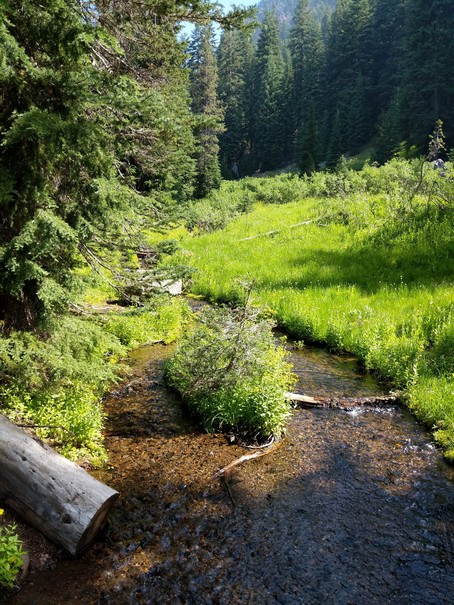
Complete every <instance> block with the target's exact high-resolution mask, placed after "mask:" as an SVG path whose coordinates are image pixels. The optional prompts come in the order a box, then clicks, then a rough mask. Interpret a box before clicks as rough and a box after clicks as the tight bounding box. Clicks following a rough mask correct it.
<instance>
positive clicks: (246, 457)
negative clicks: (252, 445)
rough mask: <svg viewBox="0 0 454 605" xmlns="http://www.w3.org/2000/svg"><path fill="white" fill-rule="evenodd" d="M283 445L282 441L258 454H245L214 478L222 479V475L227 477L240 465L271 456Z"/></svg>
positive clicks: (222, 469)
mask: <svg viewBox="0 0 454 605" xmlns="http://www.w3.org/2000/svg"><path fill="white" fill-rule="evenodd" d="M281 445H282V441H276V442H275V443H273V444H272V445H270V446H269V447H267V448H265V449H264V450H260V451H257V452H253V453H252V454H245V455H244V456H240V457H239V458H236V460H233V461H232V462H230V464H227V466H224V467H223V468H221V469H220V470H219V471H218V472H217V473H215V474H214V475H213V477H221V476H222V475H225V474H226V473H228V472H229V471H231V470H232V468H235V466H238V465H239V464H242V463H243V462H247V461H248V460H253V459H254V458H261V457H262V456H266V455H267V454H271V453H272V452H274V451H275V450H277V448H278V447H280V446H281Z"/></svg>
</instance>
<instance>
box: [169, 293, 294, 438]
mask: <svg viewBox="0 0 454 605" xmlns="http://www.w3.org/2000/svg"><path fill="white" fill-rule="evenodd" d="M166 376H167V380H168V382H169V384H170V385H171V386H173V387H174V388H176V389H177V390H178V391H179V392H180V394H181V395H182V397H183V399H184V400H185V401H186V403H187V404H188V407H189V410H190V411H191V412H193V413H195V414H196V415H197V416H198V417H200V418H201V420H202V423H203V425H204V427H205V428H206V429H207V430H208V431H211V430H222V431H234V432H237V433H238V432H240V433H243V434H246V435H247V436H248V437H249V438H252V437H253V438H256V439H265V438H268V437H271V436H274V437H279V436H280V435H281V434H282V433H283V432H284V427H285V422H286V420H287V418H288V416H289V414H290V407H289V402H288V401H287V400H286V398H285V395H284V393H285V391H287V390H289V388H290V387H291V385H292V382H293V375H292V374H291V371H290V365H289V364H288V363H286V361H285V351H284V349H283V348H282V347H280V346H277V345H276V343H275V340H274V336H273V333H272V323H271V322H270V321H269V320H267V319H260V318H259V317H258V312H257V311H252V310H251V309H250V308H249V307H248V306H247V304H245V305H243V306H241V307H238V308H236V309H233V310H232V309H227V308H216V309H207V310H205V311H204V312H203V313H202V314H201V316H200V322H199V324H198V325H197V326H196V327H195V328H194V329H193V330H191V331H189V332H188V333H187V334H186V335H185V336H184V337H183V339H182V341H181V343H180V345H179V347H178V349H177V351H176V353H175V354H174V356H173V357H172V359H171V360H170V361H169V362H168V364H167V368H166Z"/></svg>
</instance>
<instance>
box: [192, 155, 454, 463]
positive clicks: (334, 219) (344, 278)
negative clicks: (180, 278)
mask: <svg viewBox="0 0 454 605" xmlns="http://www.w3.org/2000/svg"><path fill="white" fill-rule="evenodd" d="M276 179H277V180H276V181H273V179H255V181H256V183H252V184H251V185H249V187H250V188H251V190H253V189H254V188H255V189H256V190H255V192H254V195H255V199H256V200H258V199H259V198H261V202H260V203H256V204H255V206H254V210H253V211H252V212H251V213H250V214H248V215H245V216H241V217H239V218H237V219H236V220H235V221H234V222H232V223H230V224H229V225H228V226H227V227H226V228H225V229H224V230H223V231H222V232H216V233H211V234H208V235H203V236H200V237H195V238H194V237H192V238H191V237H188V238H186V240H185V242H184V247H185V248H186V250H187V251H188V253H189V254H191V255H192V262H193V265H194V267H196V269H197V273H196V274H195V276H194V277H193V281H192V286H191V287H192V291H193V292H194V293H196V294H200V295H203V296H205V297H207V298H209V299H212V300H217V301H222V302H231V303H234V304H235V303H237V302H238V300H239V299H240V298H241V291H240V289H239V287H238V286H237V285H236V283H237V280H238V278H240V279H254V280H255V292H256V293H255V301H256V302H257V303H258V304H260V305H262V306H268V307H269V308H270V309H271V310H272V312H273V313H274V314H275V318H276V320H277V321H278V323H279V324H280V325H281V326H283V327H284V328H285V329H286V330H287V331H288V332H289V333H290V334H291V335H292V336H293V337H295V338H296V339H298V340H303V341H307V342H313V343H323V344H325V345H327V346H328V347H329V348H330V349H332V350H335V351H349V352H352V353H354V354H355V355H356V356H357V357H358V359H359V362H360V363H361V364H362V365H363V367H364V368H365V369H367V370H371V371H374V372H375V373H376V374H377V376H379V377H380V378H382V379H384V380H389V381H390V382H391V383H392V384H394V385H395V386H397V387H398V388H399V389H401V390H402V391H403V392H404V397H405V398H406V399H407V402H408V405H409V407H410V408H411V409H412V410H413V411H414V412H415V414H416V415H417V416H418V417H419V418H420V419H421V420H422V421H424V422H425V423H426V424H427V425H428V426H429V427H430V428H431V429H432V430H433V432H434V436H435V439H436V440H437V442H438V443H440V444H442V445H443V447H444V448H445V454H446V457H447V458H450V459H454V388H453V387H454V383H453V380H454V361H453V357H454V356H453V345H454V328H453V325H454V324H453V312H454V288H453V286H452V283H453V278H454V263H453V258H454V238H453V237H452V225H453V218H454V217H453V214H454V175H453V169H452V166H451V165H449V164H447V166H446V169H445V172H444V174H442V175H440V174H439V173H438V172H437V171H435V170H432V167H431V165H430V164H428V163H427V164H422V163H421V161H419V160H413V161H405V160H393V161H392V162H390V163H389V164H387V165H385V166H383V167H380V168H378V167H375V166H369V165H366V166H365V167H364V169H363V170H362V171H361V172H355V171H353V170H350V169H349V168H348V166H345V165H341V166H340V167H339V170H338V171H337V172H335V173H319V174H315V175H313V176H311V177H305V178H303V179H297V178H295V177H291V176H286V175H285V176H279V177H276ZM283 183H284V184H285V187H288V188H290V189H291V190H292V193H291V195H290V194H287V193H286V197H284V198H283V199H281V200H279V199H274V195H277V192H278V191H279V190H281V188H282V187H283ZM242 186H243V187H245V185H244V184H243V185H242ZM288 200H290V201H288ZM282 201H287V203H286V204H285V205H282V204H281V203H279V202H282ZM268 202H276V203H271V204H270V203H268ZM299 223H304V224H302V225H299ZM298 225H299V226H298ZM247 238H249V239H247Z"/></svg>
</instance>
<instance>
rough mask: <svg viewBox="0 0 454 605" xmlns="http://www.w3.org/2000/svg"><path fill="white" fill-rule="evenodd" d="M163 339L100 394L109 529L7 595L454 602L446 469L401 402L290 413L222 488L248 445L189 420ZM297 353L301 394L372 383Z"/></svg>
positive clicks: (350, 603)
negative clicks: (168, 368) (165, 376)
mask: <svg viewBox="0 0 454 605" xmlns="http://www.w3.org/2000/svg"><path fill="white" fill-rule="evenodd" d="M170 350H171V349H170V347H165V346H161V345H157V346H154V347H148V348H142V349H139V350H138V351H136V352H135V354H134V372H135V375H134V376H133V377H132V378H131V379H130V380H129V382H128V384H125V385H123V386H122V387H121V388H119V389H118V390H117V391H114V392H112V393H111V394H110V396H109V398H108V399H107V401H106V411H107V414H108V417H107V438H106V444H107V447H108V450H109V454H110V466H109V468H108V469H106V470H103V471H102V472H97V473H95V474H96V475H97V476H98V478H99V479H101V480H103V481H105V482H106V483H108V484H109V485H111V486H112V487H114V488H116V489H118V490H119V491H120V492H121V498H120V500H119V501H118V503H117V504H116V506H115V507H114V509H113V511H112V513H111V515H110V520H109V524H108V527H107V528H106V530H105V531H104V533H103V534H102V535H101V536H100V537H99V539H98V540H97V541H96V542H95V544H94V545H93V546H92V547H91V548H90V549H89V550H88V551H87V552H86V553H85V554H84V555H83V556H82V557H81V558H79V559H78V560H71V559H69V558H66V559H65V558H63V559H62V560H60V561H59V562H58V563H57V566H56V568H55V569H53V570H48V571H45V572H42V573H35V574H31V575H30V578H29V582H28V583H27V584H26V585H25V586H24V588H23V589H22V591H21V592H20V593H18V594H17V595H16V596H15V597H14V598H13V599H11V603H12V604H15V605H44V604H46V605H55V604H58V605H60V604H64V605H72V604H75V603H80V604H97V605H98V604H99V605H107V604H113V605H122V604H125V605H126V604H128V605H129V604H131V605H133V604H137V605H139V604H173V603H175V604H178V603H183V604H200V605H202V604H205V605H208V604H222V605H234V604H244V605H247V604H250V605H267V604H270V605H272V604H295V605H297V604H298V605H322V604H323V605H373V604H377V605H387V604H392V605H407V604H408V605H444V604H446V605H451V604H452V603H454V543H453V537H452V536H453V532H454V469H453V468H452V467H449V466H447V465H446V464H445V463H444V462H443V460H442V457H441V454H440V452H439V451H438V450H437V449H436V448H435V447H434V446H433V445H432V444H431V443H430V439H429V435H428V434H427V433H426V432H425V431H424V430H423V429H421V427H419V426H418V425H417V424H416V423H415V421H414V420H413V419H412V417H411V416H410V415H409V414H408V412H406V411H405V410H403V409H401V408H400V407H392V408H389V407H387V408H385V409H377V408H375V409H367V408H356V409H354V410H352V411H350V412H348V411H342V410H337V409H304V410H303V409H300V410H296V411H295V413H294V415H293V418H292V420H291V422H290V424H289V427H288V433H287V436H286V438H285V440H284V442H283V444H282V445H281V446H280V447H279V448H277V449H276V450H275V451H273V453H270V454H268V455H266V456H264V457H262V458H257V459H255V460H251V461H249V462H246V463H244V464H243V465H239V466H237V467H235V469H234V470H233V471H232V472H231V473H230V475H229V478H228V482H227V484H226V482H225V481H224V480H221V479H219V478H214V477H213V475H214V473H215V472H216V471H217V470H219V469H220V468H221V467H223V466H224V465H226V464H228V463H229V462H231V461H232V460H234V459H236V458H238V457H239V456H241V455H242V454H244V453H245V450H244V448H242V447H240V446H239V445H237V444H234V445H229V443H228V440H227V439H226V437H225V436H222V435H207V434H204V433H203V432H202V431H201V430H200V428H199V427H198V425H197V424H196V423H193V422H192V421H190V420H188V419H187V418H185V417H184V415H183V413H182V412H181V408H180V405H179V403H178V401H177V399H176V398H175V396H174V395H173V394H172V393H170V392H169V391H168V390H167V389H166V388H165V386H164V385H163V382H162V366H163V360H164V359H165V358H166V357H167V356H168V355H169V353H170ZM292 362H293V363H294V367H295V371H296V373H297V374H298V375H299V377H300V382H299V385H298V391H299V392H304V393H305V394H308V395H326V396H335V397H341V396H369V395H373V394H379V393H380V392H381V391H380V388H379V387H378V386H377V385H376V384H374V383H373V381H371V379H370V378H365V377H364V376H362V375H361V374H359V373H358V372H357V371H356V366H355V363H354V360H352V359H349V358H346V357H334V356H331V355H329V354H327V353H325V352H322V351H318V350H311V349H305V350H303V351H296V350H294V351H292Z"/></svg>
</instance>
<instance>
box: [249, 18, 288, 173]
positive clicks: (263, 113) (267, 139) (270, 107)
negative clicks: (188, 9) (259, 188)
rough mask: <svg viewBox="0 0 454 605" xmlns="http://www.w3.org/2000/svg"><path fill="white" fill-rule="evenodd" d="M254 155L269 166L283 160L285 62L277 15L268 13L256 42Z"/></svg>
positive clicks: (260, 164)
mask: <svg viewBox="0 0 454 605" xmlns="http://www.w3.org/2000/svg"><path fill="white" fill-rule="evenodd" d="M255 74H256V77H255V90H254V94H255V109H254V111H255V124H254V140H255V157H256V160H255V161H256V164H257V167H258V168H259V169H261V170H270V169H273V168H276V167H278V166H279V165H280V164H281V163H282V161H283V160H284V148H285V133H284V131H283V128H282V122H281V121H282V110H281V108H282V105H283V102H284V98H283V97H284V82H285V65H284V59H283V56H282V49H281V43H280V39H279V30H278V25H277V20H276V16H275V15H274V14H273V13H268V14H267V15H266V17H265V20H264V22H263V27H262V30H261V33H260V36H259V39H258V42H257V53H256V59H255Z"/></svg>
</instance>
